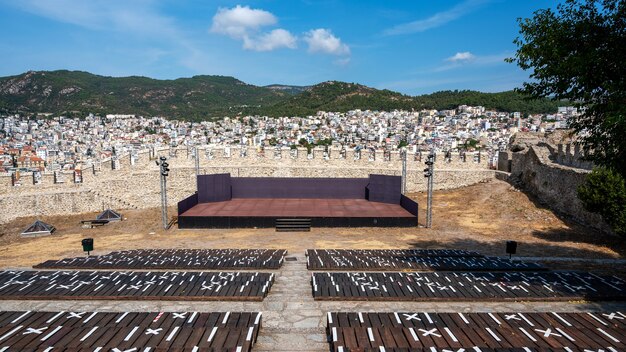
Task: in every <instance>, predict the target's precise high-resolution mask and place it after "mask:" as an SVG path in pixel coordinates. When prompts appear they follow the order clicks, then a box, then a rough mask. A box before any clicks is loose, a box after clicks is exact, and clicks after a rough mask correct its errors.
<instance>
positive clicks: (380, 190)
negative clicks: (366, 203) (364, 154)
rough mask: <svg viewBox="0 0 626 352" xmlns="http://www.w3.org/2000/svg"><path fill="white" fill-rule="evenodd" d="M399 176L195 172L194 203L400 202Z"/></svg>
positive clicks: (400, 179) (400, 180)
mask: <svg viewBox="0 0 626 352" xmlns="http://www.w3.org/2000/svg"><path fill="white" fill-rule="evenodd" d="M401 182H402V178H401V177H400V176H387V175H370V176H369V178H313V177H295V178H291V177H290V178H281V177H230V174H213V175H199V176H198V203H209V202H222V201H227V200H230V199H232V198H322V199H324V198H326V199H368V200H370V201H372V202H382V203H391V204H400V196H401V194H400V189H401Z"/></svg>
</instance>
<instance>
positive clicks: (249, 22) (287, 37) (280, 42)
mask: <svg viewBox="0 0 626 352" xmlns="http://www.w3.org/2000/svg"><path fill="white" fill-rule="evenodd" d="M277 22H278V20H277V18H276V16H274V14H272V13H271V12H268V11H265V10H261V9H252V8H250V7H248V6H241V5H237V6H235V7H233V8H232V9H226V8H220V9H218V10H217V13H216V14H215V16H213V24H212V25H211V29H210V31H211V32H212V33H217V34H223V35H227V36H229V37H231V38H233V39H236V40H241V41H242V43H243V44H242V46H243V48H244V49H246V50H253V51H272V50H275V49H279V48H289V49H295V48H296V46H297V45H296V42H297V41H298V39H297V38H296V37H295V36H294V35H292V34H291V33H290V32H289V31H287V30H285V29H282V28H278V29H274V30H272V31H269V32H262V31H261V29H262V28H263V27H267V26H272V25H275V24H276V23H277Z"/></svg>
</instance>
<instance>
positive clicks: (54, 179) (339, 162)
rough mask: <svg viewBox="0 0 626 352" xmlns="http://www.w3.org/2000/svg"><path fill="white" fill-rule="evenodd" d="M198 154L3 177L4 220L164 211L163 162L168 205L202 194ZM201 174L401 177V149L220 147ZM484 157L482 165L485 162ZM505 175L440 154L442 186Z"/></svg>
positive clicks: (165, 152)
mask: <svg viewBox="0 0 626 352" xmlns="http://www.w3.org/2000/svg"><path fill="white" fill-rule="evenodd" d="M195 154H196V152H195V150H194V149H189V148H186V147H179V148H164V149H161V150H146V151H141V152H138V153H133V154H125V155H120V156H118V157H114V158H112V159H107V160H104V161H102V162H100V163H97V164H95V165H92V166H89V167H86V168H84V169H83V170H82V172H81V173H82V182H81V183H75V182H74V181H75V179H74V172H73V171H68V172H58V173H56V174H54V173H47V172H46V173H43V174H42V175H41V179H40V182H39V183H38V184H34V177H33V175H32V174H31V173H22V174H20V177H19V179H16V178H15V177H13V176H11V175H8V174H4V175H0V209H2V211H0V223H6V222H8V221H11V220H13V219H15V218H18V217H23V216H37V215H63V214H74V213H83V212H95V211H100V210H102V209H103V207H111V208H114V209H142V208H150V207H158V206H160V183H159V171H158V166H157V165H156V163H155V160H156V159H157V158H158V157H159V156H165V157H167V158H168V163H169V164H170V169H171V171H170V175H169V177H168V179H167V189H168V203H169V205H170V206H175V205H176V203H177V202H178V201H180V200H182V199H184V198H186V197H187V196H189V195H191V194H192V193H193V192H195V188H196V181H195V174H196V160H195ZM197 154H198V156H199V158H198V162H199V170H200V174H211V173H225V172H228V173H230V174H231V175H233V176H266V177H270V176H271V177H367V176H368V175H369V174H386V175H401V173H402V158H401V154H400V152H399V151H393V152H387V153H385V152H384V151H375V152H373V151H372V152H370V151H369V150H363V151H361V153H360V154H357V153H355V152H354V151H352V150H349V151H347V152H345V153H342V152H341V151H340V150H338V149H330V153H325V152H324V150H323V149H314V150H312V153H307V150H306V149H304V148H299V149H297V150H296V152H294V151H292V150H290V149H282V150H280V152H278V151H277V150H275V149H273V148H269V149H265V150H263V151H259V150H255V149H253V148H247V149H243V150H242V149H241V148H239V147H219V148H213V149H198V152H197ZM425 160H426V154H422V155H419V154H413V153H408V154H407V192H418V191H424V190H426V179H425V178H424V177H423V169H424V168H425V165H424V161H425ZM479 160H480V161H479ZM496 173H498V171H496V170H492V169H490V168H489V167H488V156H487V155H486V154H485V153H482V154H480V156H479V154H478V153H466V154H465V156H463V155H461V154H459V153H452V155H450V157H449V158H446V156H445V155H444V154H443V153H439V154H437V159H436V166H435V189H452V188H458V187H464V186H468V185H472V184H476V183H479V182H485V181H488V180H490V179H493V178H494V177H495V174H496Z"/></svg>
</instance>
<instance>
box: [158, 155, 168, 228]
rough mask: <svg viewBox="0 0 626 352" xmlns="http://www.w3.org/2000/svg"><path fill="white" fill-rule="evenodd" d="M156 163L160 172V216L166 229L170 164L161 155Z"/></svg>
mask: <svg viewBox="0 0 626 352" xmlns="http://www.w3.org/2000/svg"><path fill="white" fill-rule="evenodd" d="M156 164H157V165H158V166H160V170H159V171H160V174H161V218H162V220H163V228H164V229H166V230H167V225H168V223H167V176H169V171H170V169H169V168H168V166H170V165H169V164H168V163H167V158H166V157H164V156H162V157H160V158H159V160H157V161H156Z"/></svg>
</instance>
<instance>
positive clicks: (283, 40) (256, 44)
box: [243, 28, 297, 51]
mask: <svg viewBox="0 0 626 352" xmlns="http://www.w3.org/2000/svg"><path fill="white" fill-rule="evenodd" d="M296 41H297V39H296V37H295V36H293V35H292V34H291V33H289V31H286V30H284V29H282V28H279V29H274V30H273V31H271V32H269V33H265V34H262V35H260V36H258V37H256V38H250V37H248V36H244V38H243V48H244V49H247V50H254V51H272V50H274V49H278V48H289V49H295V48H296V46H297V45H296Z"/></svg>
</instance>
